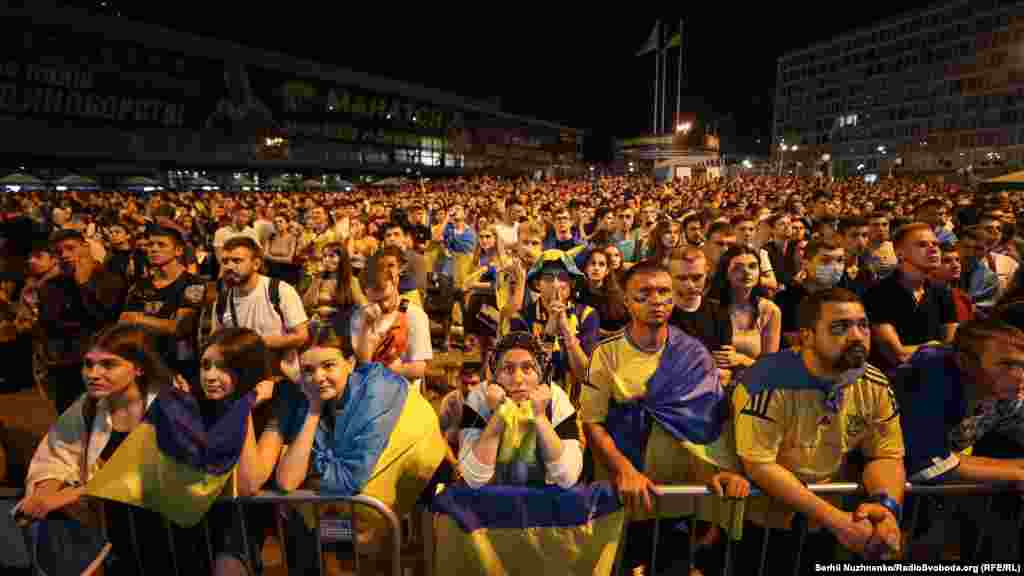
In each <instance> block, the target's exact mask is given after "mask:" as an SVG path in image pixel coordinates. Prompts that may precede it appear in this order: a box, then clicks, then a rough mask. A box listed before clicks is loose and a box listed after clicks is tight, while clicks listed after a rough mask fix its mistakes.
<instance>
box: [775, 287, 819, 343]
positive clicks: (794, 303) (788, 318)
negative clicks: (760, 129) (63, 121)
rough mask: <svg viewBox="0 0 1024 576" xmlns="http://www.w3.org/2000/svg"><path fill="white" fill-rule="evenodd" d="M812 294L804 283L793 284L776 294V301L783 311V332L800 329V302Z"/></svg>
mask: <svg viewBox="0 0 1024 576" xmlns="http://www.w3.org/2000/svg"><path fill="white" fill-rule="evenodd" d="M810 294H811V291H810V290H808V289H807V288H804V286H803V285H802V284H792V285H790V286H787V287H786V289H785V290H783V291H782V292H779V293H778V295H776V296H775V303H776V304H778V305H779V310H780V311H781V312H782V333H783V334H787V333H790V332H796V331H797V330H799V329H800V328H799V326H798V322H797V310H799V309H800V303H801V302H803V301H804V298H807V296H809V295H810Z"/></svg>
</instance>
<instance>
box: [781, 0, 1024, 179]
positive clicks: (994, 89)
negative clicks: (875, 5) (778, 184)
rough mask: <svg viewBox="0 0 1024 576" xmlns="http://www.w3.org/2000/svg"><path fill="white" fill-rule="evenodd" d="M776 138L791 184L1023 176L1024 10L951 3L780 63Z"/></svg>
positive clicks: (961, 0) (1003, 2) (1023, 6)
mask: <svg viewBox="0 0 1024 576" xmlns="http://www.w3.org/2000/svg"><path fill="white" fill-rule="evenodd" d="M773 137H774V142H773V153H774V158H775V161H776V162H779V163H780V171H785V172H787V173H791V172H795V171H796V170H800V169H802V170H803V171H804V173H806V174H809V173H813V172H815V171H821V172H823V173H825V174H829V173H830V174H831V175H833V176H836V177H843V176H859V175H863V176H865V177H870V176H871V175H874V176H875V177H877V176H879V175H881V176H883V177H884V176H886V175H890V174H896V173H911V174H955V173H957V172H960V173H964V172H968V173H972V172H973V173H983V172H985V171H991V170H998V169H1006V168H1012V167H1016V166H1021V165H1022V164H1024V1H1020V0H958V1H950V2H946V3H943V4H941V5H937V6H933V7H931V8H928V9H925V10H921V11H917V12H914V13H910V14H905V15H903V16H901V17H898V18H894V19H891V20H887V21H884V22H881V23H879V24H877V25H874V26H870V27H867V28H864V29H861V30H857V31H855V32H851V33H848V34H844V35H841V36H839V37H837V38H834V39H832V40H830V41H828V42H824V43H821V44H817V45H814V46H811V47H809V48H807V49H804V50H800V51H797V52H792V53H790V54H786V55H785V56H783V57H782V58H780V59H779V61H778V72H777V82H776V98H775V114H774V128H773ZM794 145H795V146H797V151H795V152H794V151H792V146H794Z"/></svg>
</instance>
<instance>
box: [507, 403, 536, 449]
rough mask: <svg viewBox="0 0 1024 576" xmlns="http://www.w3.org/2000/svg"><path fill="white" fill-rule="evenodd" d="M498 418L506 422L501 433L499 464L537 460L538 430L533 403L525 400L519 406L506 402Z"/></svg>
mask: <svg viewBox="0 0 1024 576" xmlns="http://www.w3.org/2000/svg"><path fill="white" fill-rule="evenodd" d="M498 416H500V417H501V419H502V421H504V422H505V430H504V431H503V432H502V433H501V448H499V449H498V462H501V463H509V462H525V463H527V464H533V463H535V462H536V460H537V429H536V428H535V427H534V424H533V423H534V416H533V403H532V402H530V401H529V400H524V401H522V402H520V403H518V404H516V403H515V402H511V401H509V402H505V403H504V404H502V405H501V407H499V408H498Z"/></svg>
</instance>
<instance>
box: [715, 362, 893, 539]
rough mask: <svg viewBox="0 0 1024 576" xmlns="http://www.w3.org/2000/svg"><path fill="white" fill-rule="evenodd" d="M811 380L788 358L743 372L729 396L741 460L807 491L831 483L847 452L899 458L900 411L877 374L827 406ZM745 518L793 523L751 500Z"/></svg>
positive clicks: (779, 508)
mask: <svg viewBox="0 0 1024 576" xmlns="http://www.w3.org/2000/svg"><path fill="white" fill-rule="evenodd" d="M815 380H816V379H814V378H813V377H812V376H811V375H810V374H809V373H808V372H807V369H806V368H805V366H804V363H803V360H802V358H801V357H800V355H799V353H797V352H792V351H786V352H780V353H778V354H772V355H770V356H767V357H765V358H764V359H762V360H761V361H760V362H758V363H757V365H755V366H754V367H753V368H751V369H750V370H748V371H747V373H746V374H745V375H744V378H743V382H742V383H741V384H740V385H739V386H737V388H736V390H735V392H734V393H733V409H734V412H735V414H736V417H735V419H734V423H735V433H736V452H737V454H738V455H739V456H740V458H742V459H743V460H745V461H748V462H755V463H771V462H776V463H778V464H780V465H782V466H783V467H784V468H786V469H787V470H789V471H791V472H792V473H793V474H794V475H795V476H796V477H797V478H798V479H800V480H801V481H802V482H804V483H807V484H810V483H822V482H828V481H830V480H833V479H835V478H836V476H837V475H838V474H839V472H840V469H841V467H842V465H843V464H844V462H845V460H846V458H845V457H846V454H847V453H849V452H850V451H853V450H860V451H861V452H862V453H863V454H864V456H865V457H866V458H868V459H878V458H895V459H900V460H902V459H903V455H904V447H903V432H902V429H901V428H900V418H899V408H898V406H897V403H896V399H895V396H894V394H893V391H892V388H891V387H890V386H889V381H888V379H887V378H886V377H885V375H884V374H882V372H880V371H879V370H878V369H877V368H875V367H873V366H871V365H868V366H867V369H866V370H865V372H864V374H863V375H861V376H860V377H859V378H858V379H857V380H856V381H854V382H853V383H852V384H850V385H848V386H845V387H843V388H842V393H841V394H839V395H837V396H835V399H836V402H835V405H834V406H832V407H830V406H829V405H828V403H827V402H826V401H825V400H826V397H827V395H826V393H825V392H824V391H823V390H822V388H821V386H822V385H824V384H823V383H821V382H820V381H818V382H815ZM751 390H756V393H753V394H751V393H750V391H751ZM833 408H834V409H833ZM747 515H748V516H747V518H749V519H750V520H751V521H753V522H754V523H756V524H760V525H762V526H766V527H770V528H788V527H789V524H790V521H791V520H792V516H793V514H792V512H791V511H790V510H789V508H787V507H785V506H784V505H780V504H777V503H775V502H773V501H771V500H770V499H768V498H766V497H759V498H754V499H752V501H751V502H750V503H748V506H747Z"/></svg>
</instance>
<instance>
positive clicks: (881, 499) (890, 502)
mask: <svg viewBox="0 0 1024 576" xmlns="http://www.w3.org/2000/svg"><path fill="white" fill-rule="evenodd" d="M864 501H865V502H873V503H875V504H878V505H880V506H883V507H884V508H885V509H886V510H888V511H889V512H892V515H893V516H895V517H896V521H897V522H900V521H902V520H903V506H902V505H901V504H900V503H899V502H897V501H896V500H895V499H893V498H892V497H891V496H889V495H888V494H886V493H885V492H880V493H878V494H872V495H871V496H868V497H867V498H866V499H865V500H864Z"/></svg>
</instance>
